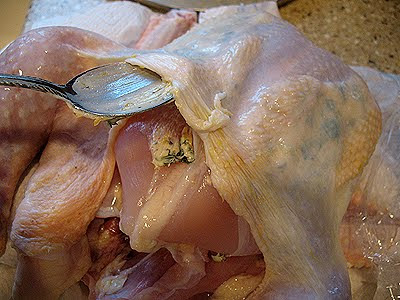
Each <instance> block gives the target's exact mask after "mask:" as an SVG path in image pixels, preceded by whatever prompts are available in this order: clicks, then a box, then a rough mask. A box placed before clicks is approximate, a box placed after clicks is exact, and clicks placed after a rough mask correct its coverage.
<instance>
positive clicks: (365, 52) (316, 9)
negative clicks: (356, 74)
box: [280, 0, 400, 74]
mask: <svg viewBox="0 0 400 300" xmlns="http://www.w3.org/2000/svg"><path fill="white" fill-rule="evenodd" d="M280 11H281V15H282V17H283V18H284V19H285V20H287V21H289V22H290V23H292V24H294V25H296V26H297V27H298V28H299V29H300V31H302V32H303V33H304V34H305V35H306V36H307V37H308V38H309V39H310V40H312V41H313V42H314V43H315V44H317V45H318V46H319V47H321V48H324V49H326V50H328V51H330V52H332V53H334V54H336V55H338V56H339V57H341V58H342V59H343V60H344V61H345V62H346V63H348V64H351V65H362V66H369V67H372V68H375V69H378V70H381V71H385V72H390V73H397V74H400V0H295V1H293V2H291V3H290V4H288V5H286V6H285V7H283V8H282V9H281V10H280Z"/></svg>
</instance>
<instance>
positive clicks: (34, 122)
mask: <svg viewBox="0 0 400 300" xmlns="http://www.w3.org/2000/svg"><path fill="white" fill-rule="evenodd" d="M83 32H85V31H83V30H79V29H71V28H67V27H65V28H62V29H61V28H52V29H50V28H43V29H37V30H34V31H31V32H29V33H27V34H25V35H23V36H21V37H20V38H18V39H17V40H16V41H14V42H13V43H12V44H11V45H10V46H9V47H8V48H7V49H6V50H5V51H4V52H3V53H2V54H1V55H0V72H1V73H10V74H19V73H22V74H23V75H28V76H37V77H41V78H44V79H47V80H51V81H54V82H56V83H60V84H63V83H65V82H66V81H67V80H69V79H70V78H71V77H72V76H74V75H76V74H77V73H80V72H82V71H84V70H86V69H88V68H91V67H94V66H96V65H97V64H99V62H97V61H96V60H93V58H91V55H103V54H104V53H106V52H107V53H109V52H110V51H114V50H117V49H120V48H121V46H119V45H117V44H114V43H112V42H111V41H109V40H107V39H105V38H103V37H101V36H99V35H95V34H86V35H85V36H84V37H82V35H83ZM61 53H62V57H61V56H60V54H61ZM56 103H57V101H56V100H55V99H54V97H51V96H48V95H45V94H43V93H39V92H34V91H28V90H22V89H17V88H4V87H3V88H1V89H0V114H1V118H0V255H1V254H2V253H3V251H4V247H5V243H6V231H7V223H8V217H9V212H10V206H11V203H12V197H13V194H14V191H15V187H16V185H17V182H18V180H19V178H20V176H21V174H22V172H23V171H24V169H25V168H26V167H27V165H28V164H29V162H30V161H31V160H32V159H33V157H34V156H35V155H36V154H37V152H38V151H39V150H40V148H41V147H42V146H43V144H44V143H45V142H46V140H47V138H48V135H49V133H50V130H51V126H52V122H53V119H54V116H55V111H56Z"/></svg>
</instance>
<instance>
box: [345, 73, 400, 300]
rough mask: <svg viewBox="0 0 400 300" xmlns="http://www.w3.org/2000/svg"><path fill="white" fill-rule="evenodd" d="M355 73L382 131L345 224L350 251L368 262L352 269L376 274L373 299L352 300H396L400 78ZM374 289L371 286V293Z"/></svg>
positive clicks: (399, 291)
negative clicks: (377, 114)
mask: <svg viewBox="0 0 400 300" xmlns="http://www.w3.org/2000/svg"><path fill="white" fill-rule="evenodd" d="M354 69H355V70H356V71H357V72H358V73H359V74H360V75H361V76H362V77H363V78H364V80H365V81H366V82H367V84H368V87H369V89H370V91H371V93H372V94H373V95H374V96H375V98H376V100H377V102H378V104H379V106H380V108H381V110H382V115H383V129H382V134H381V137H380V139H379V142H378V144H377V146H376V149H375V152H374V154H373V155H372V157H371V159H370V161H369V163H368V165H367V166H366V168H365V169H364V171H363V174H362V176H361V178H360V180H359V182H358V183H357V186H356V189H355V192H354V194H353V197H352V201H351V204H350V207H349V210H348V211H347V214H346V216H345V219H344V224H343V226H347V228H348V230H349V231H350V234H351V237H350V239H351V240H352V245H353V246H354V245H355V248H357V247H359V250H360V251H361V254H362V256H363V257H364V258H367V259H369V260H370V262H372V264H370V265H369V264H368V263H367V262H364V263H362V264H361V265H359V266H357V265H356V267H360V266H367V267H372V268H376V270H375V272H372V271H371V270H368V272H369V273H371V272H372V273H375V274H374V275H373V277H374V276H375V277H376V278H375V280H376V291H375V293H374V294H373V293H371V294H370V295H363V296H362V297H357V295H354V294H353V296H354V298H359V299H361V298H362V299H366V297H367V298H370V299H400V76H398V75H390V74H383V73H380V72H377V71H374V70H372V69H369V68H360V67H357V68H354ZM361 260H362V259H361ZM353 275H354V274H353ZM353 277H354V276H353ZM369 278H371V276H369ZM364 281H365V279H364ZM367 283H368V282H367ZM373 284H374V283H373V282H371V281H370V282H369V288H370V291H371V285H373ZM353 285H354V284H353ZM367 285H368V284H367ZM364 288H365V287H364ZM353 291H354V290H353Z"/></svg>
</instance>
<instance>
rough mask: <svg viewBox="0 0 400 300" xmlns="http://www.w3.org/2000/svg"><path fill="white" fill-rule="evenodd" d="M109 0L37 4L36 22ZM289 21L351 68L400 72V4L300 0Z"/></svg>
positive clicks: (288, 9)
mask: <svg viewBox="0 0 400 300" xmlns="http://www.w3.org/2000/svg"><path fill="white" fill-rule="evenodd" d="M105 1H106V0H63V1H59V0H32V8H31V11H30V14H29V17H28V20H27V25H28V26H27V27H28V28H29V23H30V22H31V21H33V19H37V18H39V19H42V18H46V17H47V16H55V15H67V14H70V13H73V12H76V11H79V10H80V9H84V8H85V7H91V6H92V5H93V4H96V3H99V2H105ZM280 11H281V15H282V17H283V18H284V19H286V20H287V21H289V22H290V23H292V24H294V25H295V26H297V27H298V28H299V29H300V31H302V32H303V33H304V34H305V35H306V36H307V37H308V38H309V39H311V40H312V41H313V42H314V43H315V44H317V45H318V46H320V47H322V48H324V49H326V50H328V51H330V52H332V53H334V54H336V55H338V56H339V57H341V58H342V59H343V60H344V61H345V62H346V63H348V64H351V65H362V66H370V67H372V68H375V69H378V70H381V71H385V72H390V73H397V74H400V0H295V1H293V2H291V3H289V4H287V5H286V6H284V7H283V8H281V10H280Z"/></svg>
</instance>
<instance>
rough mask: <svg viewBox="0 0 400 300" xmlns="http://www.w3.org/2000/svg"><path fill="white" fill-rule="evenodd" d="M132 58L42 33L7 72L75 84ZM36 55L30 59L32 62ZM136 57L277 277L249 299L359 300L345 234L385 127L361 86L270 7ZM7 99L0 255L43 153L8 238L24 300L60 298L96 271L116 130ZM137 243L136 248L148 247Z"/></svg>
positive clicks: (83, 35) (31, 37)
mask: <svg viewBox="0 0 400 300" xmlns="http://www.w3.org/2000/svg"><path fill="white" fill-rule="evenodd" d="M185 20H186V19H185ZM170 21H171V20H169V19H167V21H166V22H167V23H166V24H169V25H171V24H172V23H173V22H172V23H171V22H170ZM186 21H187V20H186ZM186 21H185V22H186ZM178 23H179V24H178V25H177V28H178V31H179V32H180V33H179V34H181V33H183V32H184V30H181V27H180V26H181V23H180V22H178ZM155 24H156V25H157V24H162V22H161V23H158V20H157V22H156V23H155ZM153 25H154V24H153ZM155 28H157V30H156V31H155V34H157V32H160V31H161V32H162V29H163V28H162V27H160V25H158V27H157V26H156V27H155ZM144 32H146V31H144ZM150 33H151V32H150ZM150 33H149V32H146V36H145V38H148V37H149V36H150V35H147V34H150ZM154 38H156V37H154ZM174 38H175V36H174ZM149 40H151V39H149ZM168 42H170V40H169V41H166V42H165V43H168ZM144 44H152V43H144ZM158 46H161V45H158V44H157V47H158ZM124 50H126V49H125V48H124V47H123V46H121V45H119V44H116V43H113V42H111V41H110V40H107V39H105V38H103V37H101V36H99V35H95V34H92V33H89V32H86V31H83V30H79V29H72V28H44V29H37V30H35V31H31V32H29V33H27V34H26V35H24V36H23V37H21V38H20V39H18V40H17V41H15V42H14V44H12V45H11V46H10V47H9V48H8V49H7V50H6V51H5V52H4V53H3V54H2V56H3V57H4V58H6V59H7V60H8V61H9V62H15V63H14V64H13V63H10V64H5V63H3V65H0V71H1V70H2V69H1V68H4V72H10V73H18V72H19V70H21V71H22V72H23V74H24V75H34V76H39V77H43V78H46V79H49V80H52V81H55V82H59V83H65V82H66V80H67V79H69V78H71V77H72V76H73V75H76V74H77V73H79V72H81V71H83V70H85V69H88V68H91V67H93V66H96V65H99V64H104V63H105V62H107V61H111V60H123V59H126V56H121V55H118V54H115V53H116V52H118V51H124ZM128 52H129V51H128ZM28 53H32V57H33V58H34V59H33V60H32V61H34V63H32V61H30V62H29V63H28V62H26V59H25V60H23V59H22V58H23V57H24V55H27V54H28ZM125 53H127V52H125ZM130 53H132V51H131V52H130ZM61 55H62V59H60V56H61ZM1 61H3V60H1ZM23 61H25V62H23ZM127 61H128V62H130V63H132V64H134V65H139V66H143V67H146V68H149V69H151V70H153V71H155V72H156V73H158V74H160V75H161V76H162V77H163V79H164V80H166V81H169V82H170V83H171V85H172V87H173V93H174V97H175V105H176V107H177V108H178V110H179V113H180V114H181V116H182V117H183V119H184V121H185V122H186V124H187V125H188V126H190V127H191V130H192V131H193V132H194V134H195V135H196V137H198V138H197V139H198V143H199V147H201V149H204V150H202V151H204V154H203V155H204V157H205V166H204V168H205V169H207V170H208V169H209V170H210V180H211V183H212V186H213V187H214V188H215V189H216V190H217V192H218V194H219V196H221V198H222V199H224V200H225V201H227V203H228V204H229V206H230V208H231V209H232V210H233V211H234V212H235V214H236V215H238V216H239V217H240V218H243V219H244V220H245V221H246V222H247V223H248V224H249V226H250V229H251V232H252V234H253V237H254V239H255V242H256V243H257V246H258V248H259V249H260V251H261V252H262V254H263V256H264V262H265V267H266V270H267V271H266V272H265V275H263V278H262V279H261V278H258V277H257V278H256V277H254V278H250V277H249V278H247V277H246V278H243V282H247V283H246V284H247V285H248V287H249V290H247V291H246V292H245V293H244V296H246V297H247V298H248V299H298V298H299V297H300V298H302V299H315V298H318V299H347V298H350V297H351V295H350V286H349V280H348V274H347V270H346V263H345V260H344V257H343V253H342V250H341V247H340V243H339V225H340V222H341V220H342V217H343V215H344V213H345V211H346V208H347V205H348V202H349V199H350V197H351V192H352V187H353V185H354V182H355V180H356V178H357V176H358V175H359V174H360V173H361V172H362V170H363V167H364V165H365V164H366V163H367V161H368V159H369V157H370V156H371V154H372V152H373V151H374V147H375V144H376V142H377V139H378V137H379V134H380V130H381V114H380V111H379V109H378V107H377V105H376V103H375V102H374V99H373V98H372V96H371V95H370V94H369V91H368V88H367V86H366V85H365V83H364V82H363V81H362V80H361V78H360V77H359V76H358V75H356V73H354V72H353V71H352V70H351V69H350V68H349V67H347V66H346V65H344V64H343V63H342V62H341V61H340V60H339V59H338V58H336V57H335V56H333V55H331V54H329V53H327V52H325V51H323V50H321V49H319V48H316V47H315V46H314V45H313V44H312V43H311V42H309V41H308V40H306V39H305V38H304V37H302V36H301V34H300V33H298V32H297V31H296V29H295V28H294V27H293V26H291V25H290V24H288V23H286V22H284V21H282V20H280V19H279V18H276V17H274V16H273V15H270V14H269V13H267V10H263V8H262V7H260V8H258V9H257V10H254V9H250V10H249V11H248V12H246V10H245V9H244V10H241V11H240V13H237V12H236V11H235V10H232V11H231V12H230V11H229V10H228V11H227V12H226V13H224V14H223V15H219V16H218V18H212V17H210V18H209V19H207V20H205V21H204V23H202V24H200V25H196V26H194V28H193V29H191V30H190V31H189V32H188V33H187V34H185V35H183V36H182V37H181V38H178V39H177V40H175V41H174V42H172V43H171V44H169V45H168V46H165V47H164V48H161V49H159V50H151V51H137V52H135V57H132V58H129V59H127ZM50 66H51V67H52V68H50ZM54 66H56V67H54ZM41 72H44V73H41ZM3 92H4V96H3V98H1V100H2V101H1V102H0V105H1V110H0V111H2V113H3V112H4V118H3V119H2V120H0V135H1V139H0V141H1V143H2V145H1V147H0V151H2V152H0V154H1V155H0V159H1V163H2V166H10V167H7V168H5V167H0V179H1V182H0V209H1V219H0V233H2V234H3V235H2V236H3V243H2V244H1V243H0V249H1V247H3V248H4V245H5V238H4V237H5V236H6V228H7V223H8V216H9V211H10V206H11V202H12V196H13V194H14V190H15V187H16V185H17V182H18V180H19V178H20V176H21V174H22V173H23V171H24V170H25V168H26V167H27V165H28V164H29V162H30V161H31V160H32V159H33V157H34V156H35V155H36V154H37V153H38V151H39V150H40V148H41V147H43V145H44V144H46V143H47V145H46V147H45V148H44V150H43V153H42V154H41V158H40V161H39V165H38V167H37V169H36V170H35V172H34V173H33V175H32V177H31V178H30V180H29V182H28V183H27V186H26V190H25V194H24V196H23V199H22V201H21V203H20V205H19V207H18V208H17V209H16V211H15V218H14V220H13V224H12V228H11V233H10V236H11V240H12V242H13V243H14V245H15V247H16V248H17V249H18V251H19V264H18V269H17V275H16V280H15V286H14V291H13V293H14V297H15V298H18V299H24V298H26V299H31V298H35V299H55V298H57V297H59V296H60V295H61V294H62V293H63V291H64V290H65V289H66V288H68V287H69V286H71V285H72V284H74V283H75V282H77V281H78V280H80V279H81V278H82V276H83V275H84V274H85V273H86V272H87V270H88V269H89V267H90V265H91V260H90V253H89V249H88V242H87V238H86V230H87V227H88V225H89V223H90V222H91V221H92V220H93V218H94V217H95V214H96V211H97V209H98V208H99V207H100V205H101V202H102V200H103V198H104V197H105V195H106V193H107V190H108V188H109V185H110V182H111V180H112V176H113V173H114V166H115V158H114V144H115V139H116V136H117V134H118V130H115V131H114V132H113V133H111V134H110V133H109V127H108V125H107V124H100V125H98V126H93V122H92V121H90V120H86V119H82V118H76V117H75V116H74V115H73V113H72V112H71V111H69V110H68V109H67V108H66V106H65V105H64V104H61V105H57V104H56V102H55V101H54V100H53V99H50V98H48V97H47V96H44V95H42V94H39V93H35V92H26V91H18V90H7V89H5V90H4V91H3V89H1V91H0V93H3ZM27 99H29V100H27ZM3 108H4V109H3ZM35 112H40V116H41V117H40V118H38V116H37V113H35ZM10 149H11V150H10ZM7 151H8V152H11V155H8V152H7ZM61 153H62V154H63V155H60V154H61ZM196 163H197V162H196ZM140 243H141V241H140V240H138V241H134V242H132V241H131V244H137V247H138V249H141V247H143V248H144V249H145V248H146V247H147V245H145V244H140ZM77 266H79V267H77ZM38 274H39V275H38ZM247 279H248V280H247ZM229 284H230V283H228V284H227V285H228V286H229ZM256 286H257V287H256ZM254 287H256V288H255V289H254ZM253 289H254V291H253ZM221 291H222V292H221ZM220 292H221V293H223V288H221V290H220Z"/></svg>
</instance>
